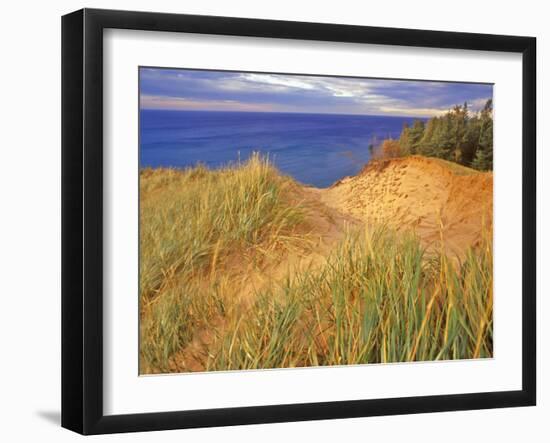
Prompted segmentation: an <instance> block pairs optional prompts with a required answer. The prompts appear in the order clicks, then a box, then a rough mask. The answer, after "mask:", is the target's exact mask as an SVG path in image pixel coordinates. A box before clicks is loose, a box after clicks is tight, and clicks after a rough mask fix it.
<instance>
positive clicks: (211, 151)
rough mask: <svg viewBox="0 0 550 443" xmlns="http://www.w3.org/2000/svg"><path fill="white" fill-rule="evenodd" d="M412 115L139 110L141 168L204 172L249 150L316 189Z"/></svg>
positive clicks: (356, 164)
mask: <svg viewBox="0 0 550 443" xmlns="http://www.w3.org/2000/svg"><path fill="white" fill-rule="evenodd" d="M413 120H414V119H413V118H409V117H387V116H363V115H336V114H290V113H254V112H210V111H165V110H141V111H140V165H141V167H147V166H150V167H159V166H163V167H188V166H195V165H196V164H197V163H203V164H205V165H207V166H208V167H210V168H217V167H221V166H225V165H227V164H228V163H230V162H236V161H238V160H239V159H240V160H241V161H242V160H246V159H247V158H248V157H249V156H250V155H251V154H252V153H253V152H254V151H259V152H261V153H263V154H266V155H269V158H270V159H271V160H272V161H273V163H275V165H276V166H277V167H278V168H279V169H280V170H281V171H282V172H283V173H285V174H287V175H290V176H292V177H294V178H295V179H296V180H298V181H300V182H302V183H304V184H309V185H313V186H317V187H327V186H330V185H331V184H332V183H334V182H335V181H336V180H339V179H341V178H343V177H345V176H348V175H354V174H356V173H357V172H359V170H360V169H361V168H362V167H363V165H364V164H365V163H366V162H368V160H369V157H370V153H369V145H370V144H374V145H377V144H379V143H380V142H381V141H382V140H384V139H386V138H389V137H393V138H397V137H399V134H400V133H401V130H402V128H403V124H404V123H409V124H411V123H412V122H413Z"/></svg>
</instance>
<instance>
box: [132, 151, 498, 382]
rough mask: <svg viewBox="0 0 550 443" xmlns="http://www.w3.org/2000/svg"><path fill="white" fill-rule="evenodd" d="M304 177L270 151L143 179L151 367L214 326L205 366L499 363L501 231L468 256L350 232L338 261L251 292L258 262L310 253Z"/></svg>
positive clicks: (143, 294) (144, 350)
mask: <svg viewBox="0 0 550 443" xmlns="http://www.w3.org/2000/svg"><path fill="white" fill-rule="evenodd" d="M295 186H296V184H295V183H294V182H293V181H292V180H291V179H289V178H287V177H284V176H282V175H281V174H280V173H278V171H277V170H276V169H274V168H273V167H272V166H271V165H270V164H269V162H268V161H267V160H266V159H262V158H260V157H258V156H253V157H252V158H251V159H250V160H249V161H248V162H245V163H244V164H240V165H234V166H231V167H227V168H223V169H220V170H208V169H207V168H205V167H200V166H199V167H196V168H192V169H188V170H170V169H161V170H144V171H142V173H141V175H140V187H141V212H140V217H141V220H140V230H141V231H140V249H141V250H140V308H141V314H140V315H141V318H140V330H141V342H140V356H141V358H140V371H141V373H160V372H170V371H175V370H196V369H192V368H190V367H187V366H186V360H185V358H183V359H182V358H180V361H179V363H178V365H176V366H174V359H176V357H177V356H178V355H179V354H181V353H182V352H185V349H186V347H188V346H189V345H190V343H192V342H193V340H194V339H195V338H196V337H198V336H200V335H201V334H205V333H207V334H208V336H209V344H208V346H207V348H206V349H203V350H202V351H201V352H202V353H201V354H200V356H199V357H198V359H199V360H200V362H199V363H200V364H199V366H200V368H201V370H231V369H254V368H280V367H298V366H322V365H343V364H361V363H385V362H405V361H422V360H444V359H468V358H484V357H491V356H492V352H493V347H492V330H493V323H492V312H493V311H492V306H493V292H492V285H493V279H492V278H493V277H492V276H493V268H492V238H491V234H490V232H489V231H487V234H486V236H485V238H484V240H483V242H482V244H481V246H479V247H477V248H476V249H470V250H468V252H467V253H466V255H465V256H464V257H463V258H461V259H460V260H457V259H456V258H454V259H452V260H451V259H449V258H448V257H447V256H446V255H445V254H444V253H443V250H444V248H440V252H437V248H435V252H434V250H430V252H427V251H426V250H425V249H423V247H422V246H421V243H420V241H419V239H418V238H417V237H415V236H414V235H413V234H412V233H411V234H406V233H405V234H403V233H397V232H395V231H392V230H390V229H388V228H385V227H379V228H372V229H366V228H349V229H348V230H347V231H346V232H345V233H344V234H343V237H342V239H341V240H340V241H339V242H338V243H337V245H335V247H334V248H333V249H332V251H331V253H330V254H329V255H328V256H327V258H326V261H325V262H322V263H320V264H319V265H318V266H315V267H311V268H308V269H307V270H304V269H301V270H299V271H298V270H293V269H289V270H288V272H286V274H284V275H281V276H279V277H278V278H277V279H275V280H267V281H268V283H265V284H264V285H263V286H261V285H260V287H259V288H258V289H254V290H251V289H248V290H249V291H252V294H251V295H252V297H251V299H250V300H249V301H248V302H246V303H244V302H243V301H242V300H241V296H242V291H243V287H245V286H246V285H247V278H248V274H247V270H249V269H254V270H256V272H259V273H260V274H261V273H264V274H269V273H270V268H269V266H270V265H272V264H273V263H276V262H277V261H280V260H283V259H284V257H285V256H286V255H287V254H289V253H291V252H296V251H301V252H302V253H303V254H307V248H308V247H309V242H308V235H309V232H310V230H311V229H314V227H310V226H307V222H306V220H307V217H306V209H305V207H303V206H302V205H301V204H300V203H299V202H298V201H297V200H296V198H295V196H294V194H293V189H294V187H295Z"/></svg>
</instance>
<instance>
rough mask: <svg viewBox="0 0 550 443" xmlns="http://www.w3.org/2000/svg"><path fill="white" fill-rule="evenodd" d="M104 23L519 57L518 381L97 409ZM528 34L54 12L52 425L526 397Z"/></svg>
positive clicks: (532, 257) (531, 300)
mask: <svg viewBox="0 0 550 443" xmlns="http://www.w3.org/2000/svg"><path fill="white" fill-rule="evenodd" d="M108 28H118V29H132V30H148V31H172V32H183V33H198V34H217V35H227V36H248V37H268V38H279V39H301V40H316V41H327V42H353V43H368V44H377V45H399V46H415V47H425V48H453V49H468V50H482V51H501V52H510V53H519V54H522V64H523V80H522V82H523V85H522V87H523V98H522V101H523V105H522V106H523V109H522V111H523V120H522V131H523V139H522V143H523V145H522V154H523V155H522V158H523V165H522V167H523V179H522V180H523V189H522V196H523V201H522V204H523V214H522V220H523V232H522V240H523V250H522V253H523V257H522V263H523V266H522V389H521V390H517V391H505V392H478V393H469V394H457V395H436V396H421V397H403V398H391V399H372V400H357V401H333V402H324V403H306V404H286V405H285V404H278V405H265V406H260V407H236V408H224V409H208V410H189V411H170V412H160V413H141V414H130V415H104V413H103V406H102V405H103V336H102V330H103V329H102V328H103V318H102V316H103V298H102V290H103V286H102V285H103V226H102V224H103V197H102V196H103V147H102V138H103V111H102V109H103V88H102V84H103V31H104V30H105V29H108ZM535 269H536V39H535V38H532V37H516V36H503V35H485V34H471V33H456V32H440V31H422V30H412V29H391V28H378V27H364V26H348V25H337V24H320V23H301V22H287V21H274V20H256V19H244V18H229V17H210V16H196V15H178V14H161V13H149V12H127V11H110V10H97V9H83V10H79V11H76V12H73V13H71V14H68V15H65V16H63V18H62V426H63V427H65V428H68V429H71V430H73V431H76V432H79V433H82V434H104V433H115V432H133V431H152V430H162V429H179V428H194V427H211V426H229V425H241V424H255V423H273V422H285V421H301V420H319V419H332V418H347V417H363V416H380V415H392V414H414V413H425V412H437V411H458V410H467V409H487V408H502V407H513V406H531V405H535V403H536V353H535V351H536V336H535V335H536V334H535V332H536V323H535V322H536V316H535V310H536V275H535V273H536V271H535Z"/></svg>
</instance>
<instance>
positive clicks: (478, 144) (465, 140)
mask: <svg viewBox="0 0 550 443" xmlns="http://www.w3.org/2000/svg"><path fill="white" fill-rule="evenodd" d="M371 149H372V148H371ZM415 154H418V155H424V156H427V157H437V158H441V159H444V160H449V161H453V162H456V163H460V164H462V165H464V166H469V167H471V168H474V169H477V170H481V171H492V170H493V100H492V99H489V100H487V102H486V103H485V105H484V106H483V108H482V109H481V110H480V111H479V112H476V113H472V112H470V110H469V109H468V104H467V103H466V102H465V103H464V104H463V105H456V106H454V107H453V108H452V109H451V110H450V111H448V112H447V113H446V114H444V115H442V116H440V117H433V118H430V119H429V120H428V121H427V122H425V121H424V120H415V121H414V122H413V123H412V125H410V126H409V125H407V124H405V125H404V127H403V130H402V131H401V135H400V136H399V139H391V138H390V139H387V140H384V142H383V143H382V145H381V146H380V148H379V149H378V151H377V152H376V153H375V154H374V157H375V158H392V157H403V156H407V155H415Z"/></svg>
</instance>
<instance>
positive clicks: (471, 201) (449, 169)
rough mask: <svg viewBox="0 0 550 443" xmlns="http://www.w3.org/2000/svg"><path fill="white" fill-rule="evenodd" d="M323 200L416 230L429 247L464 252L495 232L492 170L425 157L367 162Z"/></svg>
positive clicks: (357, 215)
mask: <svg viewBox="0 0 550 443" xmlns="http://www.w3.org/2000/svg"><path fill="white" fill-rule="evenodd" d="M320 194H321V199H322V201H323V202H324V203H325V204H327V205H328V206H330V207H332V208H335V209H338V210H340V211H341V212H342V213H343V214H348V215H350V216H353V217H355V218H357V219H359V220H362V221H364V222H365V223H367V224H376V223H384V224H387V225H389V226H392V227H394V228H396V229H398V230H405V229H413V230H414V231H415V232H416V233H417V234H418V235H419V236H420V238H421V240H422V241H423V243H424V244H425V245H426V246H428V247H434V246H435V245H438V244H440V243H441V242H440V241H439V240H440V239H443V244H444V247H445V250H446V251H447V252H448V253H451V254H458V255H462V253H463V252H464V251H465V250H466V249H467V248H468V247H469V246H476V245H477V244H478V243H479V242H480V240H481V237H482V235H484V233H490V232H491V231H492V209H493V174H492V173H490V172H477V171H474V170H472V169H469V168H465V167H462V166H460V165H457V164H454V163H450V162H446V161H443V160H439V159H433V158H426V157H419V156H413V157H406V158H396V159H390V160H378V161H374V162H371V163H369V164H368V165H367V166H365V168H363V170H362V171H361V172H360V173H359V174H358V175H356V176H354V177H346V178H344V179H343V180H340V181H339V182H337V183H335V184H334V185H333V186H331V187H330V188H329V189H327V190H323V191H322V192H321V193H320Z"/></svg>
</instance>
